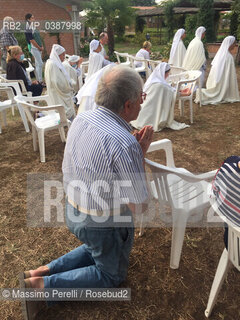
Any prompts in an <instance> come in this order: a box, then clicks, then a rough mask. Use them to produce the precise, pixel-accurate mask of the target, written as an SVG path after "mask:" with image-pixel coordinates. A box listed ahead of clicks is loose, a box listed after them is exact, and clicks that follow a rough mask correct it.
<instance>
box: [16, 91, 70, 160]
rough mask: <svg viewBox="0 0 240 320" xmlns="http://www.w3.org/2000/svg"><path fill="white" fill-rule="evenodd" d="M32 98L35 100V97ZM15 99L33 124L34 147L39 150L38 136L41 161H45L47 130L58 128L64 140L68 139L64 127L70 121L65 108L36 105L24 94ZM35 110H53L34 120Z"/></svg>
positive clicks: (67, 125) (68, 124)
mask: <svg viewBox="0 0 240 320" xmlns="http://www.w3.org/2000/svg"><path fill="white" fill-rule="evenodd" d="M30 99H32V100H34V99H35V97H33V98H30ZM15 100H16V102H17V103H18V105H20V106H21V107H22V108H23V109H24V111H25V112H26V115H27V117H28V120H29V122H30V123H31V125H32V136H33V149H34V151H37V138H38V144H39V150H40V160H41V162H45V142H44V134H45V131H49V130H54V129H58V130H59V134H60V137H61V140H62V142H65V141H66V138H65V133H64V127H69V126H70V121H69V120H68V119H67V117H66V113H65V109H64V107H63V106H61V105H55V106H46V107H40V106H36V105H34V104H31V103H29V102H27V101H29V98H28V97H23V96H19V97H18V96H17V97H15ZM35 111H41V112H46V111H48V112H49V111H51V112H50V113H49V114H47V115H46V116H44V117H41V118H37V119H36V120H34V118H33V115H32V112H35Z"/></svg>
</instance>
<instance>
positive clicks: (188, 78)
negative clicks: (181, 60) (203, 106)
mask: <svg viewBox="0 0 240 320" xmlns="http://www.w3.org/2000/svg"><path fill="white" fill-rule="evenodd" d="M201 74H202V71H200V70H191V71H186V72H183V73H181V74H179V76H180V77H181V80H180V81H178V83H177V87H176V93H175V99H178V100H179V109H180V113H181V116H183V114H184V102H185V101H189V108H190V123H193V104H192V100H193V93H194V92H195V87H196V85H199V82H200V81H199V80H200V77H201ZM187 88H189V89H190V90H191V94H190V95H189V96H181V92H180V91H181V90H184V89H187ZM200 90H201V89H200ZM200 95H201V93H200ZM175 102H176V100H174V104H175Z"/></svg>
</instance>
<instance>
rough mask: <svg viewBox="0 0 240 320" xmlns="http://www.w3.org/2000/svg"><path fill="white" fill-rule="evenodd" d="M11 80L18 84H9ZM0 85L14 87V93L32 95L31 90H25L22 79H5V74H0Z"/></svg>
mask: <svg viewBox="0 0 240 320" xmlns="http://www.w3.org/2000/svg"><path fill="white" fill-rule="evenodd" d="M13 82H14V83H18V85H19V86H17V85H14V86H13V85H10V84H12V83H13ZM0 85H2V86H5V87H14V89H15V91H16V95H26V96H28V97H31V96H32V92H31V91H27V89H26V87H25V84H24V82H23V80H8V79H6V75H0Z"/></svg>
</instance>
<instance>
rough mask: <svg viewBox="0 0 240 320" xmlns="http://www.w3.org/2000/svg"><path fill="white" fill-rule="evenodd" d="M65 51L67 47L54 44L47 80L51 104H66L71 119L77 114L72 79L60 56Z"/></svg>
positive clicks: (46, 71) (46, 69)
mask: <svg viewBox="0 0 240 320" xmlns="http://www.w3.org/2000/svg"><path fill="white" fill-rule="evenodd" d="M64 51H65V49H64V48H63V47H61V46H60V45H57V44H54V45H53V47H52V51H51V54H50V59H48V60H47V62H46V66H45V81H46V85H47V92H48V95H49V98H50V101H51V104H53V105H56V104H60V105H62V106H64V109H65V111H66V116H67V118H68V119H71V118H72V117H74V116H75V110H74V103H73V88H72V86H71V79H70V77H69V76H68V74H67V72H66V69H65V68H64V66H63V64H62V63H61V60H60V58H59V55H60V54H61V53H63V52H64Z"/></svg>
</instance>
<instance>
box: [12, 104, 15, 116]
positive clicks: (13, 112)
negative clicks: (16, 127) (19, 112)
mask: <svg viewBox="0 0 240 320" xmlns="http://www.w3.org/2000/svg"><path fill="white" fill-rule="evenodd" d="M12 115H13V116H14V115H15V109H14V106H12Z"/></svg>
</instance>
